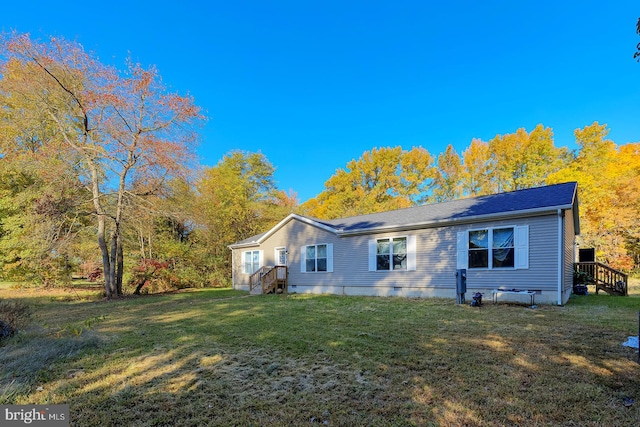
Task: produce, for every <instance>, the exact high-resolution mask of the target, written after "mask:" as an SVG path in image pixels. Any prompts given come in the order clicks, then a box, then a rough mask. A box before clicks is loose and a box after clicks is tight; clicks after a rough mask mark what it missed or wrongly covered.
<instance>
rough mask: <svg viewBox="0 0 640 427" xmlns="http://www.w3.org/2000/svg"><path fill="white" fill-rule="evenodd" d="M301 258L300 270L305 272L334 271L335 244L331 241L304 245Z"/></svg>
mask: <svg viewBox="0 0 640 427" xmlns="http://www.w3.org/2000/svg"><path fill="white" fill-rule="evenodd" d="M300 258H301V259H300V270H301V271H302V272H303V273H312V272H319V273H330V272H332V271H333V245H332V244H331V243H323V244H319V245H308V246H303V247H302V249H301V257H300Z"/></svg>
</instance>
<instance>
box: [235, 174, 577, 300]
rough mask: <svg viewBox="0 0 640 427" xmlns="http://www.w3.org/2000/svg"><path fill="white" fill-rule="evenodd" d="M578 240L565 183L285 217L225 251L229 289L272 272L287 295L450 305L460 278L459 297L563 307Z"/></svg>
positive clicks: (570, 190) (573, 191)
mask: <svg viewBox="0 0 640 427" xmlns="http://www.w3.org/2000/svg"><path fill="white" fill-rule="evenodd" d="M579 233H580V222H579V216H578V197H577V183H575V182H568V183H562V184H555V185H549V186H543V187H537V188H529V189H525V190H517V191H512V192H506V193H499V194H494V195H488V196H481V197H472V198H467V199H460V200H454V201H450V202H444V203H437V204H430V205H424V206H418V207H412V208H407V209H400V210H394V211H389V212H381V213H374V214H369V215H360V216H355V217H349V218H342V219H334V220H320V219H315V218H309V217H305V216H302V215H296V214H291V215H289V216H287V217H286V218H284V219H283V220H282V221H280V223H278V224H277V225H276V226H274V227H273V228H272V229H270V230H269V231H267V232H266V233H263V234H259V235H257V236H253V237H250V238H248V239H245V240H242V241H240V242H237V243H235V244H233V245H230V246H229V247H230V249H231V250H232V259H233V278H232V279H233V287H234V288H235V289H245V290H249V289H250V287H252V280H253V283H255V282H256V280H258V281H260V280H262V283H263V284H264V280H263V279H261V278H264V277H267V273H269V272H271V273H269V274H271V275H272V276H273V281H274V283H284V287H285V290H288V291H289V292H297V293H332V294H343V295H373V296H392V295H397V296H405V297H446V298H455V297H456V295H457V294H456V277H455V275H456V272H457V270H458V269H466V270H467V292H483V293H486V292H489V293H490V292H491V290H493V289H498V288H502V289H519V290H529V291H535V301H536V302H537V303H550V304H558V305H563V304H564V303H565V302H566V301H567V299H568V298H569V295H570V294H571V289H572V284H573V263H574V261H575V236H576V235H578V234H579ZM276 266H280V267H277V268H275V269H274V268H273V267H276ZM252 277H253V279H252ZM279 286H280V287H282V285H279ZM273 287H277V286H276V285H274V286H273ZM265 290H272V289H271V288H269V289H265Z"/></svg>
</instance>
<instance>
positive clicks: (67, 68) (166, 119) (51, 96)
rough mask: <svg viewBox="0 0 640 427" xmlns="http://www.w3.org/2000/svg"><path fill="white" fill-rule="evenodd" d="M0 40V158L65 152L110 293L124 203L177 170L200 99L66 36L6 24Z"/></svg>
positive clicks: (46, 159) (43, 161)
mask: <svg viewBox="0 0 640 427" xmlns="http://www.w3.org/2000/svg"><path fill="white" fill-rule="evenodd" d="M1 46H2V47H1V49H2V51H1V52H0V58H2V59H3V61H2V63H1V64H0V75H1V77H2V79H1V80H0V101H1V103H2V114H1V115H0V127H1V128H2V129H1V132H0V135H2V137H0V144H1V145H0V149H1V154H2V156H3V160H4V161H5V162H10V161H11V160H12V159H14V158H18V157H20V156H24V154H25V153H31V154H30V155H31V158H30V161H31V162H32V163H34V162H35V163H36V164H37V165H38V167H39V168H40V169H43V170H46V169H47V168H49V166H50V160H51V158H52V156H53V155H55V158H56V159H58V160H64V161H65V162H66V168H65V171H67V172H69V171H71V172H73V173H74V174H75V177H76V179H77V180H76V182H79V183H81V184H82V185H83V186H84V187H85V188H86V191H87V194H88V195H89V199H88V200H87V202H88V203H85V204H83V207H84V208H88V210H89V211H90V213H91V215H92V216H93V217H94V218H95V225H96V226H95V232H96V237H97V242H98V246H99V248H100V253H101V257H102V264H103V270H104V276H105V291H106V295H107V296H108V297H112V296H115V295H119V294H121V293H122V275H123V268H124V267H123V266H124V262H123V257H124V253H123V240H122V235H123V229H124V227H125V224H126V221H127V218H128V216H127V215H126V211H127V208H128V207H129V206H131V204H132V203H133V200H134V199H136V198H139V197H144V196H147V195H151V194H155V193H157V192H158V191H160V189H162V187H163V185H164V183H165V182H166V180H167V179H169V178H171V177H175V176H179V175H181V174H183V173H184V172H185V170H186V169H185V166H186V165H187V164H188V163H189V161H190V159H192V153H193V146H194V144H195V142H196V136H197V133H196V132H195V131H194V125H197V124H198V122H199V121H200V120H202V119H203V116H202V115H201V112H200V109H199V108H198V107H197V106H196V105H195V104H194V101H193V99H192V98H191V97H189V96H182V95H179V94H176V93H171V92H168V91H167V89H166V88H165V87H164V86H163V84H162V82H161V80H160V77H159V75H158V72H157V70H156V69H155V68H145V67H143V66H141V65H140V64H137V63H135V62H133V61H130V60H129V61H127V63H126V68H125V70H124V71H121V70H118V69H116V68H114V67H111V66H108V65H105V64H103V63H102V62H100V61H99V60H98V59H97V58H96V57H95V56H94V55H92V54H90V53H88V52H86V51H85V50H84V49H83V47H82V46H81V45H80V44H78V43H75V42H70V41H67V40H64V39H59V38H50V39H49V40H48V41H46V42H40V41H36V40H33V39H32V38H31V37H30V36H29V35H26V34H12V35H10V36H8V38H7V39H6V40H3V43H2V44H1ZM79 203H80V202H78V204H79Z"/></svg>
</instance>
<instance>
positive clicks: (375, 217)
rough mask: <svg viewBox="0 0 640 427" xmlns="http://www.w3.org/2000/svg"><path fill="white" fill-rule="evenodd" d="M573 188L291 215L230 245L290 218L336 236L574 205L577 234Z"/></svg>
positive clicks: (258, 239)
mask: <svg viewBox="0 0 640 427" xmlns="http://www.w3.org/2000/svg"><path fill="white" fill-rule="evenodd" d="M577 189H578V185H577V183H575V182H567V183H562V184H554V185H547V186H543V187H535V188H528V189H524V190H517V191H510V192H506V193H498V194H491V195H487V196H479V197H469V198H466V199H459V200H453V201H450V202H443V203H434V204H427V205H423V206H416V207H412V208H406V209H398V210H393V211H387V212H379V213H373V214H368V215H359V216H353V217H348V218H341V219H333V220H321V219H317V218H309V217H305V216H302V215H296V214H291V215H289V216H288V217H287V218H285V219H284V220H283V221H281V222H280V223H279V224H278V225H276V226H275V227H274V228H272V229H271V230H269V231H268V232H266V233H262V234H259V235H256V236H252V237H250V238H248V239H245V240H242V241H240V242H237V243H235V244H233V245H231V247H234V246H246V245H248V244H257V243H260V242H261V241H262V240H264V239H265V238H266V237H268V236H269V235H270V234H272V233H273V232H274V231H275V230H277V229H279V228H280V227H282V226H283V225H284V224H286V223H287V222H288V221H289V220H291V219H294V218H296V219H298V220H301V221H304V222H307V223H309V224H310V225H314V226H317V227H320V228H324V229H326V230H328V231H332V232H334V233H336V234H339V235H353V234H368V233H373V232H381V231H385V230H395V229H412V228H423V227H433V226H444V225H447V224H453V223H461V222H473V221H480V220H488V219H500V218H503V217H509V216H517V215H522V216H524V215H530V214H531V215H532V214H538V213H544V212H553V211H557V210H558V209H561V210H565V209H571V208H574V218H573V219H574V228H575V230H576V234H579V232H580V225H579V220H578V199H577V197H578V196H577Z"/></svg>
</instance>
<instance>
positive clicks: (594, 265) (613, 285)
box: [574, 262, 629, 296]
mask: <svg viewBox="0 0 640 427" xmlns="http://www.w3.org/2000/svg"><path fill="white" fill-rule="evenodd" d="M574 266H575V271H577V272H584V273H586V274H588V275H589V276H591V278H592V283H587V284H589V285H595V286H596V293H598V291H600V290H603V291H605V292H607V293H609V294H615V295H625V296H626V295H628V290H627V287H628V286H627V285H628V281H629V275H628V274H626V273H624V272H622V271H620V270H616V269H615V268H611V267H609V266H608V265H606V264H602V263H600V262H577V263H575V264H574Z"/></svg>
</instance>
